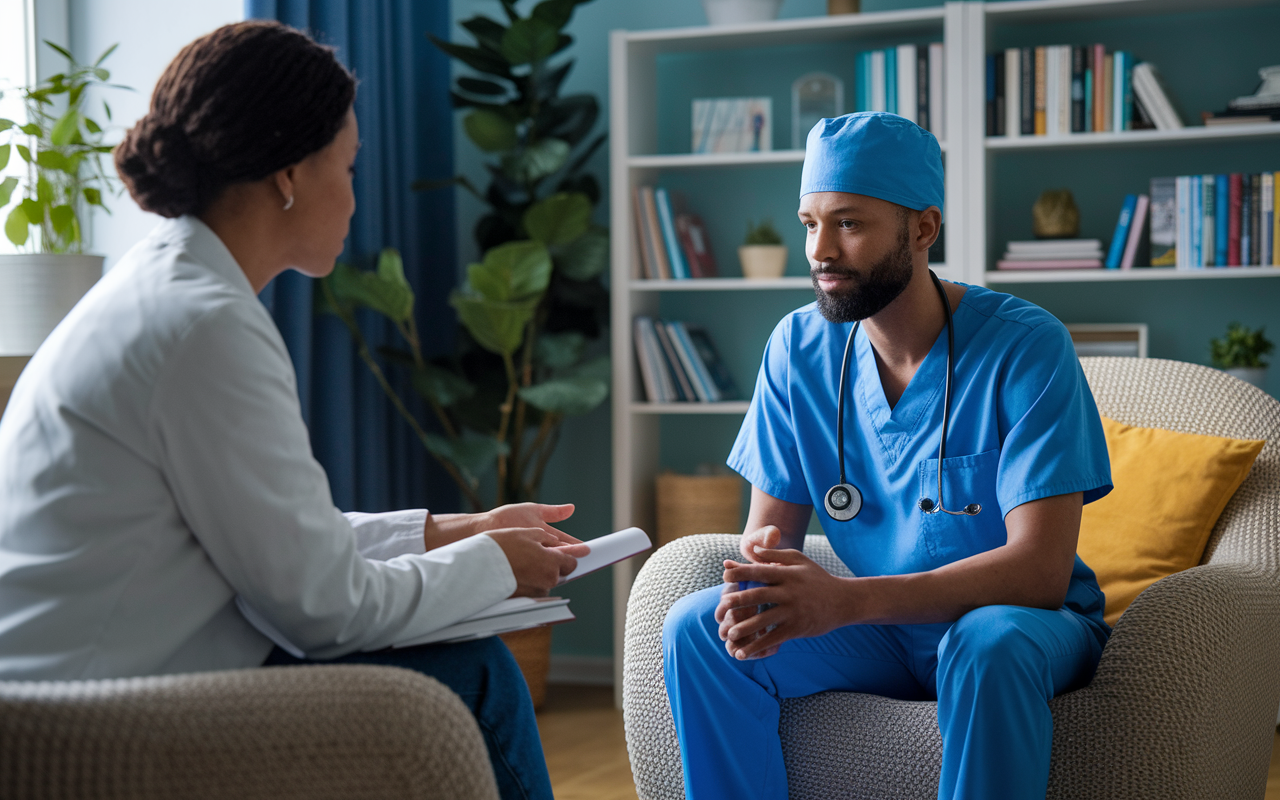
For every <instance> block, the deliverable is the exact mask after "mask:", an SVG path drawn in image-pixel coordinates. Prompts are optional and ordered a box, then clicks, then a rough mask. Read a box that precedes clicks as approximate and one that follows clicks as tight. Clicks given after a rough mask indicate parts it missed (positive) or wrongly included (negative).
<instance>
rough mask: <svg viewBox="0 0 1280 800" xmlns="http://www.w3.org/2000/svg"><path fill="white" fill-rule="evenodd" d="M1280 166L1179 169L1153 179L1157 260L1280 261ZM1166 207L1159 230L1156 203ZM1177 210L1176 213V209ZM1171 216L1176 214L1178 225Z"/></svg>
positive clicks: (1204, 263) (1191, 264)
mask: <svg viewBox="0 0 1280 800" xmlns="http://www.w3.org/2000/svg"><path fill="white" fill-rule="evenodd" d="M1278 191H1280V172H1262V173H1257V174H1249V173H1239V172H1233V173H1230V174H1217V175H1179V176H1177V177H1175V178H1157V179H1155V180H1153V181H1152V182H1151V204H1152V208H1153V211H1152V222H1151V226H1152V227H1151V237H1152V240H1151V241H1152V254H1151V263H1152V264H1153V265H1156V264H1157V263H1158V262H1159V263H1163V264H1167V263H1169V262H1172V263H1174V264H1176V265H1177V266H1179V267H1185V268H1190V269H1199V268H1203V267H1250V266H1255V267H1256V266H1269V267H1280V252H1277V250H1278V249H1280V248H1277V247H1276V246H1275V243H1276V240H1277V239H1280V215H1278V214H1276V209H1277V208H1280V194H1277V192H1278ZM1157 205H1160V206H1162V207H1163V209H1164V210H1163V211H1162V212H1161V214H1160V217H1159V219H1160V220H1161V221H1162V222H1161V224H1162V225H1163V226H1164V227H1163V228H1162V229H1161V230H1160V231H1157V227H1156V226H1157V215H1156V212H1155V210H1154V209H1155V207H1156V206H1157ZM1170 211H1172V213H1170ZM1169 217H1172V226H1171V227H1172V228H1173V229H1172V230H1168V228H1169V227H1170V224H1169V219H1168V218H1169ZM1157 235H1159V238H1160V240H1161V244H1160V245H1157V243H1156V239H1157Z"/></svg>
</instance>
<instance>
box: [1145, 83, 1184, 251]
mask: <svg viewBox="0 0 1280 800" xmlns="http://www.w3.org/2000/svg"><path fill="white" fill-rule="evenodd" d="M1134 73H1135V77H1136V73H1137V70H1136V69H1135V70H1134ZM1190 181H1191V178H1190V177H1189V176H1187V175H1179V176H1178V177H1176V178H1174V179H1173V187H1174V188H1173V191H1174V196H1175V197H1176V198H1177V208H1178V211H1177V214H1178V217H1177V219H1178V224H1177V228H1176V234H1175V236H1174V240H1175V242H1176V243H1175V244H1174V252H1175V255H1176V256H1177V262H1176V266H1177V268H1178V269H1187V268H1189V267H1190V266H1191V218H1190V215H1189V206H1190V200H1191V197H1190V193H1191V186H1190Z"/></svg>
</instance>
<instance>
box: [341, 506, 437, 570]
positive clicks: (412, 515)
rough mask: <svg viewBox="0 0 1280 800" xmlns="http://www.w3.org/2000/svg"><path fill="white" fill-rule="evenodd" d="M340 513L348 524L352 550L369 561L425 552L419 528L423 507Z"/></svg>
mask: <svg viewBox="0 0 1280 800" xmlns="http://www.w3.org/2000/svg"><path fill="white" fill-rule="evenodd" d="M342 516H344V517H346V518H347V522H349V523H351V529H352V530H353V531H354V532H355V536H356V552H358V553H359V554H360V555H362V556H364V557H365V558H367V559H370V560H372V561H389V560H391V559H393V558H395V557H396V556H403V555H419V556H420V555H422V554H423V553H425V552H426V551H427V542H426V540H425V539H424V538H423V528H424V527H425V526H426V524H427V511H426V509H423V508H413V509H406V510H404V511H387V512H384V513H381V514H366V513H363V512H360V511H348V512H346V513H345V514H343V515H342Z"/></svg>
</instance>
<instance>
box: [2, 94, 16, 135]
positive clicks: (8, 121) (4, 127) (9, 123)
mask: <svg viewBox="0 0 1280 800" xmlns="http://www.w3.org/2000/svg"><path fill="white" fill-rule="evenodd" d="M0 97H4V93H2V92H0ZM13 126H14V121H13V120H11V119H5V118H4V117H0V133H2V132H4V131H7V130H9V129H10V128H12V127H13Z"/></svg>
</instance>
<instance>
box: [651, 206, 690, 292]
mask: <svg viewBox="0 0 1280 800" xmlns="http://www.w3.org/2000/svg"><path fill="white" fill-rule="evenodd" d="M653 200H654V203H655V204H656V205H657V206H658V224H659V226H660V227H661V228H662V242H663V244H665V245H666V248H667V259H668V260H669V261H670V262H671V277H672V278H675V279H677V280H685V279H687V278H688V277H689V265H688V264H686V263H685V260H684V253H682V252H681V251H680V239H679V237H677V236H676V222H675V215H674V214H672V213H671V198H670V197H669V196H668V195H667V190H666V189H661V188H659V189H654V191H653Z"/></svg>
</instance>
